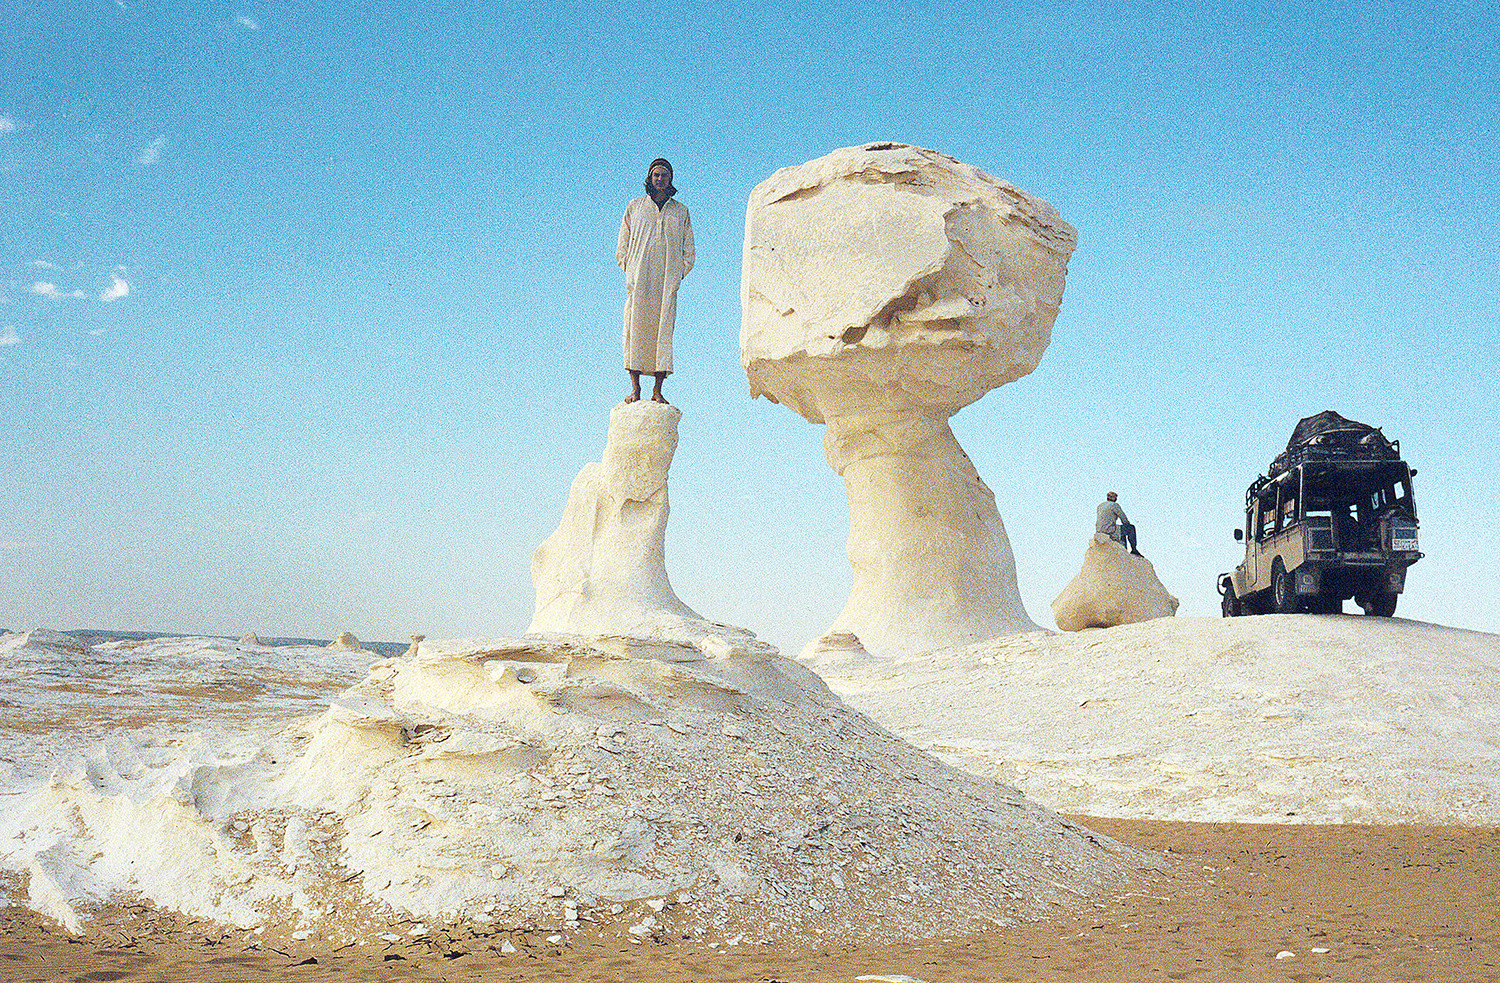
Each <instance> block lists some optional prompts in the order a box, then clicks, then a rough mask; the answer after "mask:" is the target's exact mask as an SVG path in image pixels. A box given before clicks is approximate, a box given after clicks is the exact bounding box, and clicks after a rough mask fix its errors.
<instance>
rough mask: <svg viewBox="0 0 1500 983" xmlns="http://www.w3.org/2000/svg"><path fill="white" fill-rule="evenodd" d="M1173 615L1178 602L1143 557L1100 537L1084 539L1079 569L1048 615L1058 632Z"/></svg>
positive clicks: (1115, 625)
mask: <svg viewBox="0 0 1500 983" xmlns="http://www.w3.org/2000/svg"><path fill="white" fill-rule="evenodd" d="M1176 613H1177V598H1175V597H1173V596H1172V595H1171V594H1170V593H1169V592H1168V591H1167V588H1166V587H1165V586H1163V585H1162V582H1161V581H1160V580H1158V579H1157V576H1156V568H1155V567H1154V566H1152V565H1151V561H1150V560H1148V559H1146V558H1145V557H1144V556H1131V555H1130V551H1129V550H1127V549H1126V548H1125V547H1124V546H1122V545H1121V544H1119V543H1117V542H1115V541H1114V540H1113V539H1110V538H1109V537H1108V536H1105V535H1103V534H1096V535H1095V536H1094V537H1093V538H1092V539H1090V540H1089V545H1088V549H1086V550H1084V552H1083V568H1082V569H1081V570H1079V571H1078V576H1076V577H1074V578H1073V579H1072V580H1071V581H1069V582H1068V586H1066V587H1064V588H1063V590H1062V593H1061V594H1059V595H1057V598H1056V600H1054V601H1053V602H1052V617H1053V619H1054V620H1055V621H1056V622H1057V627H1059V628H1061V629H1062V630H1063V631H1082V630H1083V629H1085V628H1114V627H1117V626H1119V625H1133V624H1135V623H1136V622H1137V621H1150V620H1151V619H1152V618H1170V617H1172V616H1173V615H1175V614H1176Z"/></svg>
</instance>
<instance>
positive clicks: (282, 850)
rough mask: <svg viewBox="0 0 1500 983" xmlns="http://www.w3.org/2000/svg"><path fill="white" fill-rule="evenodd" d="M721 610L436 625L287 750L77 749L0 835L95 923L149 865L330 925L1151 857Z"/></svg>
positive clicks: (141, 889) (934, 928)
mask: <svg viewBox="0 0 1500 983" xmlns="http://www.w3.org/2000/svg"><path fill="white" fill-rule="evenodd" d="M719 627H721V628H722V632H721V633H719V634H706V635H704V636H703V637H702V638H701V639H699V640H697V642H696V643H692V642H687V641H681V642H667V641H663V640H660V639H658V640H653V641H646V640H641V639H626V638H607V637H606V638H596V639H592V640H588V641H585V640H582V639H577V638H572V639H568V638H541V637H527V638H522V639H516V640H511V641H506V642H464V643H424V644H423V646H422V647H421V649H420V651H419V653H418V655H417V656H415V657H412V658H402V659H393V660H384V661H380V662H377V663H375V664H374V666H373V667H372V669H371V671H370V673H369V676H368V677H367V678H366V679H365V680H364V681H363V682H362V683H360V684H358V685H356V686H354V687H352V688H351V689H349V690H347V691H346V692H345V693H344V694H343V695H341V696H340V697H339V698H337V699H336V700H335V701H334V703H333V705H332V706H331V707H330V709H329V710H328V711H327V712H326V713H324V714H323V715H322V716H321V717H319V718H318V719H317V720H316V721H315V722H313V723H311V725H310V726H308V727H307V729H306V730H305V731H304V732H302V733H300V734H297V735H292V736H291V737H290V738H289V740H290V741H291V742H292V744H293V745H294V747H293V748H292V750H291V753H287V754H284V755H283V754H281V753H275V752H269V751H268V752H264V753H262V754H260V755H257V756H255V757H253V758H252V759H250V760H242V761H237V762H233V763H231V762H227V761H216V762H213V763H209V762H207V761H198V762H196V763H189V762H183V761H173V762H167V763H161V762H156V763H152V762H146V763H141V762H136V763H135V764H133V765H126V764H125V763H124V762H123V761H122V760H120V759H118V758H117V759H115V760H113V761H111V760H106V759H103V758H99V759H96V760H94V761H93V762H92V763H91V766H90V768H89V769H85V771H84V772H83V773H81V774H76V775H72V776H58V777H57V778H55V779H54V780H53V781H52V782H51V783H49V784H48V785H47V786H46V787H43V788H40V789H36V790H33V791H32V793H31V795H30V797H29V798H28V799H27V801H26V804H25V808H24V809H23V810H22V812H23V813H24V815H17V816H15V817H13V818H12V819H11V820H9V821H7V823H6V825H8V826H11V827H13V829H11V830H5V831H3V832H7V833H10V834H11V835H10V836H9V837H8V839H7V842H8V843H9V844H10V846H8V847H7V853H6V854H5V857H4V859H5V863H6V866H7V867H9V868H10V869H12V870H17V869H20V870H24V871H25V872H26V873H27V875H28V879H29V884H30V891H31V898H30V899H31V903H32V904H33V905H34V906H37V907H40V908H41V909H42V910H44V911H46V912H47V913H49V914H51V915H52V916H53V917H56V918H58V919H59V920H60V921H63V922H64V923H65V924H71V925H72V926H73V927H75V928H77V927H80V926H81V925H82V924H84V923H86V921H87V915H88V910H89V908H90V907H91V905H93V904H97V903H99V902H101V901H102V900H103V899H105V898H106V897H109V896H112V895H116V896H117V895H119V894H120V893H129V894H134V895H137V896H143V897H145V898H146V899H148V900H150V901H152V902H153V903H155V904H158V905H162V906H168V907H172V908H175V909H177V910H180V911H184V912H186V913H189V914H192V915H194V916H199V917H208V918H213V919H216V920H219V921H222V922H226V923H230V924H236V925H241V926H253V925H257V924H279V925H286V926H290V927H292V928H294V929H298V930H312V931H316V932H317V933H319V934H321V935H325V936H328V937H330V938H332V937H344V938H375V937H377V936H378V935H379V934H380V933H382V932H387V931H390V932H399V933H410V932H413V931H416V930H418V929H419V928H421V929H424V930H425V929H426V928H427V927H428V926H433V925H454V924H465V923H475V924H511V925H515V926H518V927H528V928H537V929H541V930H552V931H555V932H556V933H559V934H562V935H564V936H566V934H567V933H568V932H570V931H576V930H578V929H579V928H580V927H585V928H587V929H588V930H590V931H599V930H606V931H608V930H617V931H618V932H620V933H621V934H622V936H623V935H625V933H629V936H631V937H635V938H639V939H642V940H651V939H657V938H662V937H669V936H670V937H679V936H682V935H686V936H691V937H695V938H699V939H702V940H704V941H706V942H708V941H720V942H761V941H768V940H774V939H783V938H794V937H795V938H801V939H817V938H839V939H850V940H853V939H877V938H883V937H890V936H900V937H935V936H942V935H947V934H952V933H958V932H962V931H966V930H975V929H978V928H982V927H984V926H986V925H996V924H1007V923H1011V922H1014V921H1017V920H1029V919H1038V918H1044V917H1047V916H1049V915H1051V914H1054V913H1056V912H1058V911H1059V910H1061V909H1067V908H1070V907H1076V906H1077V905H1078V904H1080V903H1081V902H1082V899H1085V898H1087V897H1090V896H1093V895H1097V894H1102V893H1113V892H1114V891H1115V890H1116V889H1119V888H1121V885H1123V884H1125V883H1126V882H1127V881H1128V880H1129V879H1130V877H1131V876H1132V874H1133V873H1136V872H1138V871H1139V870H1140V869H1141V868H1142V867H1144V866H1149V865H1150V864H1151V863H1152V862H1153V861H1152V860H1151V858H1150V855H1149V854H1145V853H1142V852H1140V851H1136V850H1133V849H1130V848H1127V847H1124V846H1122V845H1120V844H1118V843H1116V842H1114V841H1113V840H1110V839H1108V838H1106V837H1102V836H1096V835H1094V834H1092V833H1090V832H1089V831H1088V830H1086V829H1083V828H1082V827H1080V826H1078V825H1076V824H1074V823H1072V822H1069V821H1068V820H1066V819H1064V818H1062V817H1060V816H1058V815H1056V814H1054V813H1052V812H1050V811H1048V810H1046V809H1045V808H1043V807H1041V806H1039V805H1037V804H1036V803H1034V802H1032V801H1030V800H1028V799H1026V798H1025V797H1024V796H1022V795H1021V794H1020V793H1019V792H1017V791H1015V790H1014V789H1012V788H1009V787H1006V786H1003V785H999V784H997V783H995V782H993V781H991V780H988V779H985V778H981V777H978V776H974V775H971V774H967V773H965V772H962V771H959V770H956V769H953V768H950V767H948V766H946V765H944V764H942V763H941V762H939V761H937V760H936V759H935V758H933V757H931V756H930V755H928V754H926V753H924V752H921V751H919V750H917V749H915V748H913V747H912V746H910V745H908V744H906V743H905V742H903V741H902V740H900V739H899V738H896V737H895V736H893V735H892V734H891V733H889V732H888V731H886V730H884V729H882V728H881V727H879V726H878V725H876V724H874V723H873V722H871V721H870V720H869V719H867V718H865V717H864V716H862V715H860V714H859V713H857V712H855V711H853V710H851V709H850V708H849V707H847V706H846V705H845V704H844V703H843V702H842V701H840V700H839V699H838V698H837V697H836V696H834V695H833V694H832V693H831V692H830V691H829V690H828V689H827V687H826V686H824V685H823V683H822V682H821V681H820V680H819V679H818V678H817V677H816V676H814V675H813V674H812V673H811V672H809V671H807V670H806V669H804V668H802V667H801V666H799V665H798V664H796V663H795V662H792V661H791V660H788V659H784V658H782V657H780V656H779V655H777V654H776V653H775V651H774V649H771V648H770V647H769V646H766V645H765V644H763V643H761V642H759V641H757V640H755V639H754V637H753V636H751V635H749V634H748V633H744V632H741V631H739V630H737V629H731V628H727V627H723V626H719Z"/></svg>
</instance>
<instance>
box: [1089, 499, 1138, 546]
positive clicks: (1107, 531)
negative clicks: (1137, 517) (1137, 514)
mask: <svg viewBox="0 0 1500 983" xmlns="http://www.w3.org/2000/svg"><path fill="white" fill-rule="evenodd" d="M1129 521H1130V519H1128V518H1127V517H1126V516H1125V510H1124V509H1122V508H1120V503H1119V502H1100V503H1099V518H1098V520H1097V521H1096V522H1095V523H1094V532H1102V533H1104V535H1106V536H1108V537H1109V538H1110V539H1118V538H1119V537H1118V536H1116V535H1115V530H1116V529H1117V528H1118V524H1119V523H1121V522H1129Z"/></svg>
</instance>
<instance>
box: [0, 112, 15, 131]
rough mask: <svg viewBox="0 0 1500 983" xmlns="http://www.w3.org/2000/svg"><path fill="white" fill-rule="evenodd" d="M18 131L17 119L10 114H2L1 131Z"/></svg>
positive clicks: (0, 119) (0, 118)
mask: <svg viewBox="0 0 1500 983" xmlns="http://www.w3.org/2000/svg"><path fill="white" fill-rule="evenodd" d="M14 132H16V121H15V120H13V119H11V118H10V117H9V116H0V133H14Z"/></svg>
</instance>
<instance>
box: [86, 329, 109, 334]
mask: <svg viewBox="0 0 1500 983" xmlns="http://www.w3.org/2000/svg"><path fill="white" fill-rule="evenodd" d="M105 330H106V329H104V328H94V329H93V330H92V331H90V332H89V334H91V335H95V336H98V335H102V334H103V333H104V332H105Z"/></svg>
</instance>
